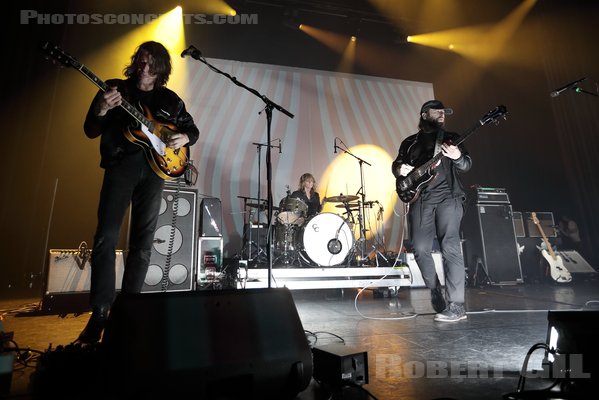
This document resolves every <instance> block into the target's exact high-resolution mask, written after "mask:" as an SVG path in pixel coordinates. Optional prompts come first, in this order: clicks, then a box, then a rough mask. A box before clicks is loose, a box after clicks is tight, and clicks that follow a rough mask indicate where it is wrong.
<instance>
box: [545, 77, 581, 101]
mask: <svg viewBox="0 0 599 400" xmlns="http://www.w3.org/2000/svg"><path fill="white" fill-rule="evenodd" d="M586 79H587V78H586V77H584V78H581V79H579V80H577V81H574V82H571V83H568V84H567V85H566V86H562V87H561V88H559V89H555V90H554V91H553V92H551V93H549V95H550V96H551V97H557V96H559V95H560V94H562V92H563V91H566V90H568V89H573V88H574V87H576V85H578V84H579V83H580V82H582V81H585V80H586Z"/></svg>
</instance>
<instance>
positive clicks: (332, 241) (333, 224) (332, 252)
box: [302, 213, 354, 266]
mask: <svg viewBox="0 0 599 400" xmlns="http://www.w3.org/2000/svg"><path fill="white" fill-rule="evenodd" d="M353 244H354V235H353V233H352V231H351V229H350V228H349V226H348V225H347V223H345V220H344V219H343V218H341V217H340V216H339V215H337V214H333V213H321V214H318V215H315V216H314V217H312V218H311V219H310V220H309V221H308V222H307V223H306V225H305V226H304V228H303V232H302V246H303V251H304V252H305V254H306V255H307V256H308V257H309V258H310V259H311V260H312V261H313V262H314V263H316V264H318V265H320V266H331V265H338V264H341V263H342V262H343V261H344V260H345V258H346V257H347V255H348V254H349V252H350V250H351V248H352V246H353Z"/></svg>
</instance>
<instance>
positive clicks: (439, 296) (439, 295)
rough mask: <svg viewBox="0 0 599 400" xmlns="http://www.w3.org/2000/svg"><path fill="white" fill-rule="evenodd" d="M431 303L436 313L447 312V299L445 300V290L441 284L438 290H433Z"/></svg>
mask: <svg viewBox="0 0 599 400" xmlns="http://www.w3.org/2000/svg"><path fill="white" fill-rule="evenodd" d="M431 302H432V303H433V310H435V312H436V313H440V312H442V311H443V310H445V306H446V305H445V298H443V288H441V285H440V284H437V287H436V288H434V289H431Z"/></svg>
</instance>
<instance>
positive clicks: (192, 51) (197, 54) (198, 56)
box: [181, 46, 294, 288]
mask: <svg viewBox="0 0 599 400" xmlns="http://www.w3.org/2000/svg"><path fill="white" fill-rule="evenodd" d="M188 55H189V56H191V58H193V59H195V60H198V61H200V62H202V63H204V64H206V65H207V66H208V68H210V69H211V70H212V71H214V72H217V73H219V74H221V75H224V76H226V77H227V78H229V79H230V80H231V82H233V83H234V84H236V85H237V86H240V87H242V88H244V89H246V90H247V91H249V92H250V93H252V94H254V95H255V96H257V97H259V98H260V99H262V101H264V103H265V104H266V105H265V107H264V111H266V143H269V144H270V142H271V140H270V127H271V124H272V110H273V108H276V109H277V110H279V111H280V112H282V113H283V114H285V115H287V116H288V117H289V118H293V117H294V115H293V114H291V113H290V112H289V111H287V110H286V109H285V108H283V107H281V106H280V105H278V104H276V103H274V102H273V101H272V100H270V99H269V98H268V97H266V95H263V94H260V93H259V92H258V91H257V90H256V89H252V88H250V87H247V86H246V85H244V84H243V83H241V82H239V81H238V80H237V78H235V77H234V76H231V75H229V74H227V73H226V72H223V71H221V70H219V69H218V68H216V67H214V66H212V65H211V64H210V63H209V62H208V61H206V59H205V58H204V57H203V56H202V52H201V51H200V50H198V49H196V48H195V47H194V46H189V47H188V48H187V49H185V50H183V52H181V57H185V56H188ZM270 153H271V152H270V146H267V147H266V181H267V182H266V184H267V191H268V195H267V204H268V218H267V222H268V223H269V224H270V221H271V220H272V211H273V210H272V164H271V155H270ZM271 236H272V235H267V242H268V243H267V247H268V251H267V253H266V254H267V259H268V287H269V288H270V287H271V279H272V277H271V275H272V237H271Z"/></svg>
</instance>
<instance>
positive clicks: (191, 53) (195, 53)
mask: <svg viewBox="0 0 599 400" xmlns="http://www.w3.org/2000/svg"><path fill="white" fill-rule="evenodd" d="M185 56H191V57H192V58H198V57H201V56H202V52H201V51H200V50H198V49H196V48H195V47H193V46H189V47H188V48H186V49H185V50H183V51H182V52H181V58H184V57H185Z"/></svg>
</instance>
